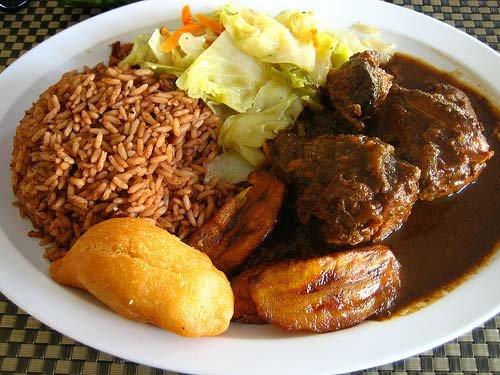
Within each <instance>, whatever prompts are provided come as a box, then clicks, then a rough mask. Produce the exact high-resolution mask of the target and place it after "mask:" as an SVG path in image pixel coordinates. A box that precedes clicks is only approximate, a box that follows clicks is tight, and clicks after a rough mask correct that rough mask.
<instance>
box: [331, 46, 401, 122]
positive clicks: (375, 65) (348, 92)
mask: <svg viewBox="0 0 500 375" xmlns="http://www.w3.org/2000/svg"><path fill="white" fill-rule="evenodd" d="M379 64H380V55H379V53H378V52H376V51H365V52H361V53H357V54H355V55H353V56H352V57H351V58H350V60H349V61H348V62H346V63H345V64H344V65H342V66H341V67H339V68H338V69H334V70H332V71H330V73H329V74H328V79H327V83H326V85H327V91H328V96H329V97H330V101H331V102H332V104H333V106H334V107H335V108H336V109H337V110H338V111H339V112H340V113H341V114H342V115H343V116H344V117H345V118H346V119H347V120H348V121H350V122H351V123H352V124H353V126H354V127H355V128H356V129H357V130H358V131H361V130H363V129H364V127H365V125H364V123H363V121H364V120H366V119H367V118H369V117H371V116H372V115H373V114H374V113H375V112H376V111H377V109H378V108H379V107H380V105H381V104H382V102H383V101H384V99H385V97H386V96H387V93H388V92H389V90H390V88H391V85H392V79H393V76H391V75H390V74H388V73H386V72H385V70H383V69H382V68H380V67H379Z"/></svg>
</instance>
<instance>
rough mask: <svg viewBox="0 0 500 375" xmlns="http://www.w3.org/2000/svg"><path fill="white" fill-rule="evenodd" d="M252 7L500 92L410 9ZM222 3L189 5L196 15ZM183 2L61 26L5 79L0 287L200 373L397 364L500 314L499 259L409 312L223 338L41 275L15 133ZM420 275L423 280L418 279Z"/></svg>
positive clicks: (469, 56)
mask: <svg viewBox="0 0 500 375" xmlns="http://www.w3.org/2000/svg"><path fill="white" fill-rule="evenodd" d="M246 4H247V5H248V6H251V7H253V8H255V9H260V10H264V11H268V12H271V13H277V12H278V11H280V10H283V9H290V8H299V9H305V10H315V11H316V12H317V14H318V17H319V18H320V20H321V22H322V24H323V25H324V26H327V27H330V28H341V27H348V26H350V25H351V24H353V23H355V22H363V23H366V24H371V25H374V26H377V27H379V28H380V29H381V30H383V37H384V39H385V40H388V41H393V42H396V43H397V45H398V49H399V50H400V51H405V52H409V53H412V54H414V55H417V56H420V57H423V58H425V59H426V60H428V61H431V62H432V63H434V64H435V65H437V66H440V67H442V68H444V69H449V70H453V69H456V68H459V69H460V71H461V72H462V73H463V74H466V75H468V78H469V79H472V80H473V81H474V82H476V83H477V84H478V85H481V86H482V88H483V89H484V90H486V91H488V92H489V95H490V97H492V98H495V99H498V98H499V97H500V93H499V91H498V90H497V88H499V87H500V75H499V74H498V69H499V67H500V58H499V55H498V54H497V53H496V52H494V51H493V50H492V49H490V48H488V47H487V46H485V45H483V44H481V43H480V42H478V41H476V40H475V39H474V38H472V37H470V36H467V35H466V34H464V33H462V32H460V31H458V30H456V29H453V28H452V27H450V26H447V25H446V24H444V23H441V22H438V21H436V20H433V19H431V18H429V17H426V16H424V15H421V14H417V13H415V12H411V11H409V10H407V9H404V8H401V7H397V6H393V5H389V4H387V3H384V2H382V1H369V0H357V1H355V2H354V1H349V0H345V1H334V2H332V1H314V2H312V1H308V2H305V1H300V0H286V1H265V0H253V1H246ZM217 5H221V1H220V0H219V1H217V0H199V1H196V2H194V3H193V2H191V6H192V8H194V10H195V11H208V10H211V9H214V8H215V7H216V6H217ZM180 6H181V3H180V2H177V1H164V0H158V1H155V0H152V1H150V2H146V3H136V4H132V5H129V6H126V7H123V8H119V9H116V10H113V11H110V12H107V13H104V14H102V15H100V16H97V17H93V18H91V19H90V20H87V21H84V22H82V23H79V24H78V25H76V26H74V27H71V28H69V29H68V30H65V31H63V32H61V33H59V34H58V35H56V36H54V37H52V38H50V39H49V40H48V41H46V42H44V43H42V44H41V45H40V46H38V47H36V48H34V49H33V50H32V51H29V52H28V53H26V54H25V55H24V56H23V57H21V58H20V59H19V60H17V61H16V62H15V63H14V64H12V66H10V67H9V68H8V69H6V70H5V71H4V72H3V73H2V74H1V75H0V103H2V105H1V106H0V124H1V126H0V155H1V159H0V160H1V161H2V168H1V175H0V180H1V182H0V196H1V197H2V202H3V203H2V210H1V212H0V227H1V230H0V249H1V250H0V251H1V255H0V259H1V260H0V289H1V291H2V292H3V293H4V294H5V295H6V296H7V297H8V298H10V299H11V300H12V301H13V302H14V303H16V304H18V305H19V306H20V307H21V308H23V309H24V310H26V311H27V312H28V313H30V314H32V315H33V316H34V317H36V318H37V319H39V320H41V321H42V322H44V323H45V324H47V325H49V326H50V327H52V328H54V329H55V330H57V331H59V332H62V333H63V334H65V335H67V336H69V337H72V338H73V339H75V340H77V341H79V342H82V343H84V344H87V345H90V346H92V347H94V348H97V349H99V350H102V351H104V352H108V353H111V354H114V355H116V356H119V357H122V358H125V359H128V360H132V361H135V362H139V363H143V364H147V365H151V366H155V367H159V368H164V369H170V370H175V371H181V372H186V373H204V374H222V373H224V374H250V373H252V374H256V373H257V374H268V373H269V374H274V373H287V374H303V373H307V374H327V373H329V374H331V373H339V372H346V371H353V370H359V369H363V368H368V367H372V366H376V365H381V364H384V363H388V362H391V361H394V360H397V359H401V358H404V357H407V356H410V355H413V354H416V353H418V352H421V351H424V350H426V349H429V348H431V347H434V346H436V345H438V344H441V343H443V342H445V341H447V340H449V339H452V338H453V337H456V336H458V335H459V334H461V333H463V332H465V331H467V330H470V329H472V328H473V327H474V326H476V325H477V324H480V323H482V322H483V321H485V320H486V319H488V318H489V317H491V316H493V315H494V314H495V313H497V312H498V311H500V288H499V287H498V285H500V256H498V254H499V253H500V252H497V256H496V257H495V258H494V259H493V260H492V261H491V262H490V263H489V264H488V266H487V267H485V268H483V269H482V270H481V271H480V272H479V273H477V274H476V275H474V276H472V277H471V278H470V279H469V280H468V281H467V282H465V283H463V284H462V285H461V286H459V287H458V288H456V289H455V290H454V291H453V292H451V293H450V294H448V295H447V296H445V297H444V298H441V299H440V300H438V301H437V302H435V303H433V304H431V305H429V306H427V307H426V308H424V309H422V310H420V311H418V312H416V313H413V314H411V315H408V316H405V317H398V318H393V319H390V320H387V321H383V322H366V323H363V324H361V325H359V326H357V327H354V328H350V329H347V330H344V331H340V332H335V333H330V334H322V335H312V334H311V335H309V334H301V335H297V334H294V335H292V334H287V333H285V332H283V331H281V330H278V329H276V328H273V327H271V326H249V325H238V324H233V325H232V326H231V328H230V329H229V331H228V332H226V333H225V334H224V335H222V336H220V337H215V338H203V339H186V338H181V337H178V336H176V335H173V334H170V333H168V332H165V331H162V330H160V329H158V328H155V327H152V326H147V325H144V324H137V323H134V322H131V321H128V320H125V319H122V318H120V317H119V316H118V315H116V314H114V313H113V312H111V311H109V310H108V309H106V308H105V307H103V306H102V305H100V304H99V303H97V302H95V301H94V300H92V299H90V298H88V297H87V296H86V295H85V294H84V293H81V292H77V291H75V290H72V289H68V288H64V287H61V286H59V285H57V284H56V283H55V282H53V281H52V280H51V279H50V278H49V276H48V274H47V266H48V265H47V262H46V261H45V260H43V259H42V249H40V247H39V246H38V245H37V243H36V242H35V241H33V240H31V239H28V237H27V236H26V231H27V230H28V229H29V228H30V224H29V223H28V222H27V221H22V220H21V219H19V215H18V212H17V211H16V209H15V208H14V207H12V206H11V205H10V202H11V201H13V200H14V196H13V194H12V191H11V190H12V189H11V187H10V172H9V168H8V164H9V161H10V153H11V148H12V138H13V135H14V131H15V128H16V126H17V124H18V122H19V120H20V119H21V118H22V116H23V113H24V111H25V110H26V109H27V108H28V107H29V105H30V104H31V103H32V101H34V100H35V99H36V98H37V96H38V94H39V93H41V92H42V91H43V90H44V89H45V88H46V87H48V86H49V85H50V84H52V83H53V82H56V81H57V80H58V79H59V77H60V76H61V74H62V73H63V72H65V71H67V70H70V69H75V68H80V67H82V66H83V65H85V64H88V65H93V64H95V63H97V62H99V61H106V60H107V57H108V54H109V48H108V47H107V46H108V45H109V44H110V43H111V42H113V41H115V40H131V39H132V38H133V36H134V35H136V34H137V33H139V32H142V31H147V30H151V29H152V27H153V26H157V25H160V24H165V23H166V24H167V26H174V25H175V24H176V21H177V20H178V15H179V13H180ZM424 277H425V276H424Z"/></svg>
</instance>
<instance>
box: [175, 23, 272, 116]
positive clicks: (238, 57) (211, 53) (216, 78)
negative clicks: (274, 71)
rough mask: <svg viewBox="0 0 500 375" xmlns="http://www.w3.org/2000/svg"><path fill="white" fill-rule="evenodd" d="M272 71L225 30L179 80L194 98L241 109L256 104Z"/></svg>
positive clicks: (237, 109) (179, 85)
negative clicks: (244, 50) (246, 51)
mask: <svg viewBox="0 0 500 375" xmlns="http://www.w3.org/2000/svg"><path fill="white" fill-rule="evenodd" d="M269 74H270V69H269V67H268V66H267V65H266V64H263V63H262V62H260V61H259V60H257V59H256V58H255V57H253V56H250V55H249V54H247V53H245V52H243V51H242V50H240V49H239V48H238V47H237V46H236V45H235V44H234V42H233V40H232V39H231V36H230V35H229V33H227V31H224V32H223V33H222V34H221V35H220V36H219V37H218V38H217V39H216V40H215V41H214V42H213V43H212V45H211V46H210V47H208V48H207V49H206V50H205V51H203V53H201V54H200V55H199V56H198V58H197V59H196V60H195V61H194V62H193V63H192V64H191V65H190V66H189V68H187V69H186V71H185V72H184V73H183V74H182V75H181V76H180V77H179V78H178V79H177V82H176V83H177V87H179V88H180V89H181V90H185V91H186V92H187V93H188V95H189V96H190V97H191V98H201V99H203V100H204V101H209V100H212V101H215V102H218V103H223V104H226V105H227V106H228V107H230V108H232V109H234V110H235V111H237V112H240V113H241V112H245V111H246V110H247V109H249V108H250V107H251V106H252V105H253V104H254V101H255V97H256V95H257V93H258V92H259V89H260V88H261V87H262V86H263V85H264V84H265V83H266V82H267V81H268V79H269Z"/></svg>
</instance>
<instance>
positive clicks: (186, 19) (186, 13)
mask: <svg viewBox="0 0 500 375" xmlns="http://www.w3.org/2000/svg"><path fill="white" fill-rule="evenodd" d="M181 19H182V24H183V25H187V24H188V23H191V8H189V5H184V7H183V8H182V12H181Z"/></svg>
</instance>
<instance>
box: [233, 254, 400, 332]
mask: <svg viewBox="0 0 500 375" xmlns="http://www.w3.org/2000/svg"><path fill="white" fill-rule="evenodd" d="M399 268H400V266H399V263H398V261H397V260H396V258H395V257H394V255H393V254H392V252H391V251H390V250H389V249H388V248H387V247H386V246H383V245H374V246H369V247H365V248H362V249H357V250H352V251H347V252H340V253H332V254H330V255H326V256H322V257H318V258H312V259H307V260H291V261H284V262H280V263H277V264H274V265H271V266H269V267H267V268H265V269H264V270H262V271H261V270H257V272H256V273H257V274H250V275H249V276H247V279H248V284H249V288H250V296H251V298H252V301H253V302H254V304H255V309H256V311H257V314H258V316H259V317H260V318H262V319H263V320H265V321H266V322H269V323H272V324H274V325H277V326H279V327H282V328H284V329H287V330H289V331H313V332H331V331H336V330H339V329H343V328H348V327H351V326H354V325H356V324H358V323H360V322H362V321H363V320H365V319H367V318H369V317H370V316H372V315H374V314H378V313H381V312H383V311H386V310H387V309H388V308H389V307H390V306H392V304H393V303H394V300H395V299H396V297H397V295H398V291H399V288H400V277H399ZM247 272H251V270H250V271H247ZM242 282H244V281H242ZM237 301H238V298H237V299H236V304H238V302H237ZM247 305H249V303H247ZM245 308H246V310H245V311H246V312H247V313H248V312H252V308H251V307H246V306H245Z"/></svg>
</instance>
